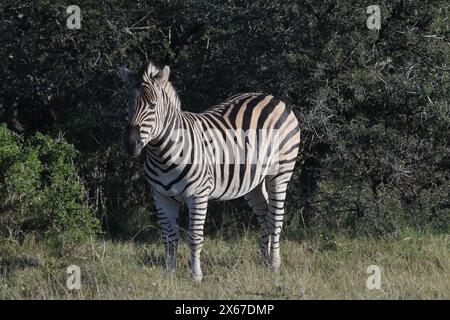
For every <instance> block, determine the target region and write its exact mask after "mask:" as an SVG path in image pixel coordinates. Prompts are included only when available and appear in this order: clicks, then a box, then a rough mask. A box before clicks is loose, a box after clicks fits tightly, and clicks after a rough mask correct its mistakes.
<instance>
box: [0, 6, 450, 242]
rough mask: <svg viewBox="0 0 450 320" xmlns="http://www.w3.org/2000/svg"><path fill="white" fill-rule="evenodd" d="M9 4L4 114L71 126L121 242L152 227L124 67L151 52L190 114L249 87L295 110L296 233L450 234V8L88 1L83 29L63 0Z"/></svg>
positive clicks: (242, 213) (59, 127)
mask: <svg viewBox="0 0 450 320" xmlns="http://www.w3.org/2000/svg"><path fill="white" fill-rule="evenodd" d="M1 3H2V5H1V12H0V15H1V18H2V24H1V25H0V44H1V47H2V50H1V51H0V58H1V60H2V61H3V63H2V68H1V69H0V75H1V79H2V85H1V87H0V104H1V106H0V121H4V122H6V123H7V124H8V126H9V128H11V129H13V130H15V131H18V132H21V133H23V134H24V135H25V136H29V135H32V134H34V132H36V131H40V132H43V133H48V134H55V133H57V132H60V131H62V132H64V134H65V137H66V139H67V140H68V141H69V142H70V143H73V144H74V145H75V147H76V148H77V149H78V150H79V151H80V153H79V155H78V157H77V167H78V170H79V172H80V174H81V176H82V178H83V180H84V181H85V182H86V185H87V189H88V192H89V201H90V204H91V205H92V206H93V207H94V209H95V211H96V213H97V215H98V217H99V218H101V221H102V225H103V227H104V229H105V230H106V231H107V232H109V233H110V234H111V235H113V236H120V235H125V236H126V237H130V236H135V235H137V234H138V235H139V236H144V235H145V234H146V230H150V229H151V228H150V229H149V228H148V226H152V225H154V223H155V220H154V219H152V218H151V217H150V215H149V213H150V212H151V211H152V205H151V201H150V200H149V199H150V197H149V190H148V187H147V186H146V185H145V183H144V182H143V181H142V179H141V176H142V175H141V172H140V170H142V169H141V167H142V164H141V161H134V160H131V159H129V158H127V157H126V155H125V154H124V152H123V147H122V144H121V141H122V140H121V134H122V126H123V122H122V112H123V110H122V101H121V97H122V95H121V89H122V88H123V85H122V83H121V81H120V79H119V77H118V74H117V70H118V67H119V66H121V65H125V66H127V67H129V68H137V67H138V66H139V65H140V64H141V63H142V62H143V61H144V60H152V61H154V62H155V63H157V64H159V65H161V66H162V65H164V64H167V65H170V66H171V69H172V73H171V81H172V82H173V83H174V85H175V86H176V87H177V89H178V92H179V94H180V96H181V99H182V102H183V109H185V110H189V111H201V110H204V109H205V108H207V107H209V106H211V105H213V104H215V103H218V102H220V101H221V100H223V99H224V98H226V97H227V96H229V95H231V94H235V93H238V92H245V91H263V92H269V93H272V94H274V95H276V96H278V97H279V98H281V99H283V100H284V101H285V102H286V103H288V104H289V105H290V106H292V108H293V109H294V111H295V112H296V114H297V115H298V117H299V119H300V121H301V123H302V137H303V145H302V154H301V155H300V158H299V165H298V167H297V168H298V169H297V172H296V174H295V175H294V181H293V183H292V184H291V186H290V189H289V199H288V224H289V225H290V226H292V227H294V228H295V227H296V226H299V227H305V226H307V227H316V228H322V227H323V228H333V229H336V228H337V229H338V230H350V231H352V232H363V233H371V234H385V233H388V232H395V231H396V230H398V229H399V228H401V227H404V226H412V227H425V226H428V227H432V228H436V229H438V230H448V228H449V222H450V200H449V197H450V187H449V185H450V183H449V171H450V170H449V169H450V152H449V151H450V147H449V146H450V141H449V140H450V139H449V136H450V135H449V129H450V108H449V105H448V97H449V92H450V74H449V65H450V44H449V41H450V38H449V23H448V14H449V5H448V2H447V1H444V0H443V1H431V0H423V1H408V0H394V1H387V0H380V1H378V2H377V4H378V5H379V6H380V8H381V14H382V21H381V29H380V30H369V29H368V28H367V26H366V19H367V17H368V15H367V13H366V8H367V6H369V5H371V4H373V3H372V1H370V2H369V1H363V0H359V1H343V0H328V1H321V2H317V1H307V0H306V1H291V0H288V1H268V0H255V1H248V2H246V1H237V0H236V1H231V0H230V1H206V0H195V1H194V0H187V1H185V0H155V1H141V0H136V1H121V0H114V1H93V0H91V1H78V5H79V6H80V8H81V13H82V23H81V29H80V30H69V29H68V28H67V27H66V20H67V18H68V16H69V14H67V13H66V8H67V6H68V5H69V3H67V2H66V1H44V0H40V1H31V0H25V1H16V0H8V1H6V0H1ZM70 4H71V3H70ZM41 137H42V136H41ZM2 150H3V149H2ZM30 156H31V155H30ZM29 161H31V160H29ZM27 170H31V171H32V170H34V169H33V168H31V167H30V168H28V169H27ZM2 174H3V173H2ZM30 179H32V176H31V178H30ZM24 183H28V182H24ZM29 183H33V182H32V181H31V180H30V182H29ZM36 190H37V189H36ZM211 206H212V208H215V209H214V210H210V212H211V213H210V214H211V216H210V220H209V221H208V222H209V225H210V227H211V228H212V229H217V225H222V226H223V225H225V226H227V227H232V226H233V225H234V224H236V223H239V224H240V223H245V224H247V223H248V221H249V215H248V214H247V212H249V210H248V208H247V207H246V206H245V205H244V204H243V202H242V201H235V202H233V203H231V204H229V203H218V204H212V205H211ZM18 210H22V209H18ZM216 212H224V213H223V215H222V214H218V213H216ZM1 214H2V215H5V212H1ZM17 214H18V213H17ZM229 224H231V225H229Z"/></svg>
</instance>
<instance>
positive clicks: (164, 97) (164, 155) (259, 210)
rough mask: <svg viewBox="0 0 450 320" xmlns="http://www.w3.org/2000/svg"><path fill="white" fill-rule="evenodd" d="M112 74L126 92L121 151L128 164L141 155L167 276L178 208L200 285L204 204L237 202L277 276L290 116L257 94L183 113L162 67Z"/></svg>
mask: <svg viewBox="0 0 450 320" xmlns="http://www.w3.org/2000/svg"><path fill="white" fill-rule="evenodd" d="M119 73H120V76H121V78H122V79H123V80H124V82H125V83H126V86H127V93H126V98H125V110H126V115H125V123H126V124H125V133H124V144H125V149H126V151H127V152H128V153H129V155H131V156H134V157H136V156H139V155H140V154H141V152H142V150H144V155H145V164H144V169H145V175H146V180H147V181H148V183H149V184H150V186H151V189H152V195H153V201H154V205H155V209H156V214H157V216H158V218H159V221H160V225H161V228H162V240H163V243H164V246H165V251H166V271H167V272H168V273H169V274H173V273H174V272H175V269H176V254H177V247H178V241H179V227H178V213H179V210H180V206H181V204H182V203H183V202H184V203H185V204H186V206H187V208H188V211H189V227H188V232H187V240H188V244H189V247H190V250H191V275H192V277H193V279H194V280H195V281H201V280H202V277H203V273H202V268H201V262H200V253H201V251H202V249H203V242H204V232H203V231H204V224H205V219H206V211H207V206H208V200H230V199H236V198H239V197H242V196H244V197H245V199H246V201H247V203H248V204H249V205H250V207H251V208H252V210H253V211H254V213H255V216H256V217H257V221H258V223H259V224H260V227H261V238H260V245H259V254H260V258H261V260H262V261H263V262H264V263H265V264H267V265H268V266H269V267H270V268H271V269H273V270H277V269H278V267H279V266H280V264H281V258H280V233H281V229H282V225H283V217H284V204H285V199H286V191H287V185H288V182H289V180H290V178H291V176H292V174H293V171H294V167H295V163H296V159H297V155H298V150H299V145H300V126H299V122H298V120H297V118H296V116H295V115H294V113H293V111H292V110H290V108H288V107H286V104H285V103H284V102H282V101H280V100H278V99H277V98H275V97H273V96H272V95H267V94H263V93H242V94H238V95H234V96H232V97H230V98H228V99H227V100H226V101H224V102H222V103H220V104H218V105H216V106H214V107H212V108H210V109H208V110H206V111H204V112H201V113H192V112H187V111H182V110H181V103H180V99H179V97H178V95H177V92H176V91H175V89H174V87H173V86H172V84H171V82H169V74H170V68H169V67H168V66H165V67H164V68H162V69H159V68H158V67H156V66H155V65H154V64H153V63H152V62H146V63H144V64H143V65H142V67H141V69H140V70H139V71H137V72H135V71H131V70H129V69H127V68H125V67H120V68H119ZM238 132H240V133H243V134H237V133H238ZM274 133H276V134H274Z"/></svg>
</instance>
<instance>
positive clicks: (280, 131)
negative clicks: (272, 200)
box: [200, 93, 300, 200]
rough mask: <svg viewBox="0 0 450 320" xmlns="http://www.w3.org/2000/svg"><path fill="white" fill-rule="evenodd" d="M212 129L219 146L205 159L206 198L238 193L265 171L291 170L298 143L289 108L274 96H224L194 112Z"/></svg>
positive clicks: (249, 187)
mask: <svg viewBox="0 0 450 320" xmlns="http://www.w3.org/2000/svg"><path fill="white" fill-rule="evenodd" d="M200 116H201V118H202V119H203V122H204V123H206V124H207V125H206V126H205V127H204V128H203V129H204V130H205V129H212V128H213V129H214V130H216V131H215V132H216V134H215V135H214V139H209V141H212V140H216V142H217V145H218V146H219V149H220V150H218V152H212V153H211V154H212V156H211V158H210V161H211V163H212V165H211V171H212V179H213V181H214V184H213V190H212V192H211V195H210V198H212V199H218V200H229V199H234V198H238V197H241V196H243V195H245V194H247V193H248V192H250V191H251V190H253V189H254V188H255V187H257V186H258V185H259V184H261V183H262V181H263V180H264V178H265V177H267V176H274V175H277V174H279V173H280V172H284V171H287V170H292V169H293V166H294V165H295V160H296V157H297V153H298V147H299V143H300V129H299V123H298V120H297V118H296V117H295V115H294V113H293V112H292V111H291V110H290V109H289V108H287V107H286V105H285V103H284V102H282V101H280V100H279V99H277V98H275V97H273V96H271V95H267V94H262V93H243V94H238V95H235V96H232V97H230V98H229V99H227V100H226V101H224V102H222V103H220V104H219V105H217V106H215V107H213V108H211V109H209V110H207V111H205V112H203V113H201V114H200Z"/></svg>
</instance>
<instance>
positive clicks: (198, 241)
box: [187, 197, 208, 282]
mask: <svg viewBox="0 0 450 320" xmlns="http://www.w3.org/2000/svg"><path fill="white" fill-rule="evenodd" d="M187 205H188V208H189V230H188V241H189V246H190V248H191V268H192V278H193V279H194V280H195V281H197V282H200V281H202V278H203V272H202V267H201V263H200V253H201V252H202V249H203V240H204V239H203V228H204V226H205V220H206V211H207V208H208V198H207V197H196V198H191V199H189V200H188V201H187Z"/></svg>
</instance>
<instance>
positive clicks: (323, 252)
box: [0, 232, 450, 299]
mask: <svg viewBox="0 0 450 320" xmlns="http://www.w3.org/2000/svg"><path fill="white" fill-rule="evenodd" d="M449 248H450V241H449V236H446V235H431V234H424V235H419V234H417V233H416V232H409V233H408V232H406V233H404V234H402V235H401V236H398V237H390V238H389V239H375V238H362V237H360V238H354V239H351V238H348V237H344V236H337V237H335V239H334V240H324V239H323V238H322V237H320V236H319V237H315V238H314V239H310V240H305V241H302V242H297V241H292V240H284V241H283V242H282V257H283V264H282V267H281V269H280V270H279V272H278V273H276V274H273V273H271V272H270V270H268V269H266V268H265V267H263V266H261V265H260V264H259V263H258V261H257V254H256V253H257V242H256V240H255V239H253V238H252V237H245V238H242V239H239V240H234V241H233V240H228V241H224V240H222V239H207V241H206V243H205V250H204V254H203V263H204V264H203V265H204V275H205V276H204V281H203V282H202V283H201V284H197V283H193V282H192V281H191V280H190V279H189V274H188V271H189V251H188V248H187V247H186V245H185V244H184V243H183V244H182V245H181V247H180V251H179V264H178V271H177V274H176V276H175V277H174V278H168V277H167V276H166V274H165V272H164V261H163V260H164V257H163V247H162V244H161V243H159V242H158V243H152V244H137V243H131V242H118V243H114V242H111V241H106V242H102V241H93V242H91V243H87V244H84V245H82V246H77V247H73V248H71V249H70V250H68V251H67V252H66V253H65V254H62V255H61V254H55V252H52V250H50V249H49V248H48V245H45V244H44V243H34V242H33V241H32V240H28V241H25V242H24V243H23V244H21V245H16V244H14V245H13V244H9V243H6V242H5V243H3V244H0V261H1V263H2V264H3V265H2V273H1V274H0V299H450V280H449V266H450V254H449ZM71 264H76V265H79V266H80V267H81V272H82V274H81V276H82V289H81V290H80V291H76V290H75V291H69V290H67V289H66V286H65V283H66V278H67V276H68V275H67V274H66V268H67V266H69V265H71ZM369 265H379V266H381V267H382V270H383V272H382V287H381V289H380V290H368V289H367V288H366V279H367V277H368V275H367V274H366V269H367V267H368V266H369Z"/></svg>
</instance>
